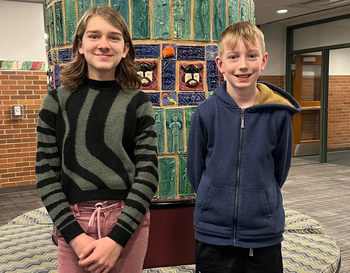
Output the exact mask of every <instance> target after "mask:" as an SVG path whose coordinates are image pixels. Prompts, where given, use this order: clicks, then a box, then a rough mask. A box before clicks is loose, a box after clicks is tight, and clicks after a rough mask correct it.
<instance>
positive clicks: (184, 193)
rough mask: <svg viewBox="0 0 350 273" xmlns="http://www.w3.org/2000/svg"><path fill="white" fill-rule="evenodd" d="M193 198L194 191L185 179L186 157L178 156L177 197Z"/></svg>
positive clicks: (186, 178)
mask: <svg viewBox="0 0 350 273" xmlns="http://www.w3.org/2000/svg"><path fill="white" fill-rule="evenodd" d="M193 196H195V193H194V190H193V188H192V186H191V184H190V181H189V180H188V177H187V156H186V155H180V156H179V197H180V198H186V197H193Z"/></svg>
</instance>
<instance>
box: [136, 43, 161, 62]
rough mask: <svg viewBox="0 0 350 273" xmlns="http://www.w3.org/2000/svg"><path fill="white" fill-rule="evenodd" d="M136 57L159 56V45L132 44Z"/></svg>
mask: <svg viewBox="0 0 350 273" xmlns="http://www.w3.org/2000/svg"><path fill="white" fill-rule="evenodd" d="M134 47H135V53H136V59H147V58H157V59H158V58H159V57H160V45H156V44H150V45H144V44H140V45H134Z"/></svg>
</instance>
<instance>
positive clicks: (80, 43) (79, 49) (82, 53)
mask: <svg viewBox="0 0 350 273" xmlns="http://www.w3.org/2000/svg"><path fill="white" fill-rule="evenodd" d="M78 52H79V53H80V54H81V55H84V50H83V42H82V41H81V40H79V43H78Z"/></svg>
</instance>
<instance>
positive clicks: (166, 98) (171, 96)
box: [162, 92, 177, 106]
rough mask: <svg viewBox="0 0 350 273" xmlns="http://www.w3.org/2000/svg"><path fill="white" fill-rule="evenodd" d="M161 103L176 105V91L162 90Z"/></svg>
mask: <svg viewBox="0 0 350 273" xmlns="http://www.w3.org/2000/svg"><path fill="white" fill-rule="evenodd" d="M162 104H163V106H165V105H177V99H176V92H163V94H162Z"/></svg>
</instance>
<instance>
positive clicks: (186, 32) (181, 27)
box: [173, 0, 191, 40]
mask: <svg viewBox="0 0 350 273" xmlns="http://www.w3.org/2000/svg"><path fill="white" fill-rule="evenodd" d="M173 34H174V39H175V40H190V39H191V0H174V2H173Z"/></svg>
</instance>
